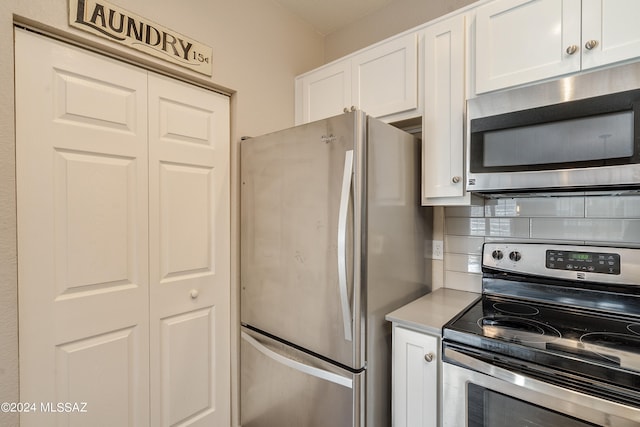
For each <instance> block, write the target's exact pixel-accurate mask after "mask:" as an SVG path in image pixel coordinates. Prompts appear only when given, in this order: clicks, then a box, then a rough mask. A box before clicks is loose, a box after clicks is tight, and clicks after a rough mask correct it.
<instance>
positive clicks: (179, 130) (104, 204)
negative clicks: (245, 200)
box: [15, 30, 230, 427]
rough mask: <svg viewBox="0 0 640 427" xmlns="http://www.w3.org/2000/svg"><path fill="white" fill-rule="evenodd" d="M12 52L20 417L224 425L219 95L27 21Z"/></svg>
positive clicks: (225, 202) (225, 276)
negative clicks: (26, 405)
mask: <svg viewBox="0 0 640 427" xmlns="http://www.w3.org/2000/svg"><path fill="white" fill-rule="evenodd" d="M15 64H16V175H17V199H18V200H17V205H18V212H17V215H18V274H19V277H18V291H19V333H20V336H19V345H20V399H21V401H22V402H34V403H35V404H36V407H35V409H37V410H35V411H33V412H30V413H23V414H22V415H21V425H23V426H32V425H33V426H49V425H51V426H54V425H55V426H60V425H72V426H73V425H78V426H87V425H95V426H101V425H104V426H111V425H113V426H115V425H117V426H146V425H153V426H170V425H205V424H206V425H209V426H225V427H226V426H228V425H229V418H230V404H229V399H230V393H229V390H230V385H229V384H230V378H229V363H230V349H229V335H230V320H229V280H230V279H229V269H230V267H229V266H230V261H229V239H230V232H229V203H230V202H229V170H228V167H229V102H228V98H227V97H225V96H223V95H219V94H217V93H214V92H211V91H208V90H205V89H201V88H196V87H193V86H191V85H188V84H185V83H181V82H177V81H174V80H171V79H168V78H165V77H161V76H157V75H155V74H152V73H149V72H147V71H145V70H141V69H139V68H137V67H134V66H131V65H128V64H124V63H121V62H119V61H116V60H113V59H109V58H106V57H103V56H101V55H98V54H94V53H91V52H88V51H85V50H82V49H79V48H75V47H71V46H69V45H66V44H64V43H62V42H58V41H55V40H51V39H48V38H45V37H42V36H38V35H35V34H33V33H29V32H27V31H23V30H16V61H15ZM85 403H86V405H85ZM58 404H71V405H73V406H70V405H65V406H62V407H63V408H69V407H72V408H73V409H76V408H78V409H83V410H84V411H85V412H67V411H66V410H62V411H56V409H59V408H60V405H58ZM75 404H78V405H77V406H76V405H75ZM54 411H55V412H54Z"/></svg>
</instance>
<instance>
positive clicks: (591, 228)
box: [531, 218, 640, 243]
mask: <svg viewBox="0 0 640 427" xmlns="http://www.w3.org/2000/svg"><path fill="white" fill-rule="evenodd" d="M531 237H533V238H538V239H572V240H582V241H585V240H590V241H598V242H631V243H640V220H638V219H635V220H633V219H598V218H533V219H531Z"/></svg>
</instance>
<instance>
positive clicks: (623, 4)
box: [475, 0, 640, 93]
mask: <svg viewBox="0 0 640 427" xmlns="http://www.w3.org/2000/svg"><path fill="white" fill-rule="evenodd" d="M637 16H640V2H638V1H637V0H496V1H494V2H491V3H488V4H486V5H484V6H481V7H478V8H477V10H476V52H475V54H476V55H475V57H476V70H475V72H476V79H475V83H476V93H483V92H489V91H492V90H498V89H502V88H506V87H510V86H516V85H520V84H525V83H529V82H533V81H537V80H542V79H546V78H552V77H556V76H560V75H563V74H568V73H572V72H576V71H580V70H586V69H589V68H592V67H597V66H602V65H607V64H611V63H613V62H618V61H624V60H628V59H632V58H635V57H638V56H640V26H638V25H637V23H636V22H634V21H635V20H636V19H635V18H636V17H637Z"/></svg>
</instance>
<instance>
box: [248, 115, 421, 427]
mask: <svg viewBox="0 0 640 427" xmlns="http://www.w3.org/2000/svg"><path fill="white" fill-rule="evenodd" d="M240 156H241V172H240V173H241V190H240V191H241V208H240V212H241V230H240V232H241V248H240V250H241V265H240V267H241V277H240V281H241V285H240V286H241V295H240V298H241V299H240V301H241V303H240V304H241V314H240V318H241V324H242V327H241V340H240V342H241V349H240V351H241V364H240V394H241V402H240V405H241V408H240V414H241V424H242V426H244V427H283V426H295V427H314V426H318V427H327V426H332V427H333V426H336V427H342V426H370V427H371V426H380V427H382V426H384V427H388V426H390V425H391V360H390V359H391V328H390V325H389V324H388V323H387V322H386V321H385V320H384V315H385V314H386V313H388V312H390V311H392V310H394V309H396V308H398V307H400V306H401V305H403V304H405V303H407V302H409V301H411V300H412V299H415V298H417V297H419V296H421V295H422V294H424V293H426V292H427V291H428V290H429V285H428V283H429V278H430V263H428V262H425V261H426V260H425V250H424V246H425V241H430V239H431V236H430V233H431V222H432V221H431V210H430V209H426V208H421V207H420V197H419V195H420V179H419V176H420V166H419V159H420V145H419V141H418V140H417V139H416V138H414V137H413V136H412V135H410V134H409V133H406V132H404V131H402V130H399V129H397V128H395V127H393V126H391V125H388V124H385V123H383V122H381V121H378V120H376V119H373V118H371V117H368V116H366V115H365V114H364V113H363V112H360V111H353V112H349V113H345V114H343V115H340V116H336V117H332V118H329V119H326V120H321V121H317V122H313V123H309V124H306V125H302V126H297V127H294V128H291V129H287V130H284V131H280V132H276V133H272V134H268V135H264V136H261V137H257V138H250V139H247V140H244V141H242V143H241V144H240Z"/></svg>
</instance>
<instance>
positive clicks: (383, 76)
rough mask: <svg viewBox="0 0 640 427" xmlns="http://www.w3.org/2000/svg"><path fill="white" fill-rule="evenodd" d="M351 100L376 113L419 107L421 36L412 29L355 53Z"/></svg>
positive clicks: (376, 115)
mask: <svg viewBox="0 0 640 427" xmlns="http://www.w3.org/2000/svg"><path fill="white" fill-rule="evenodd" d="M351 69H352V73H353V79H352V82H353V83H352V94H353V95H352V104H353V105H355V106H357V107H358V108H359V109H361V110H362V111H364V112H366V113H367V114H369V115H371V116H374V117H382V116H387V115H390V114H396V113H402V112H405V111H410V110H416V109H417V108H418V38H417V34H415V33H411V34H407V35H405V36H403V37H398V38H396V39H392V40H390V41H387V42H385V43H382V44H380V45H377V46H375V47H373V48H371V49H368V50H365V51H363V52H361V53H359V54H357V55H355V56H354V57H353V58H352V60H351Z"/></svg>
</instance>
